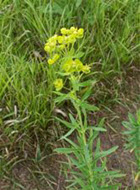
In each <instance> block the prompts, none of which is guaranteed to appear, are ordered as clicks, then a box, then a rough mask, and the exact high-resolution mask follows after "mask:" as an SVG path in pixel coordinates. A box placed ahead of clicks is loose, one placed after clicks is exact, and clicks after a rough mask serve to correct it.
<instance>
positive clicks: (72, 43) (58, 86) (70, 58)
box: [45, 27, 122, 190]
mask: <svg viewBox="0 0 140 190" xmlns="http://www.w3.org/2000/svg"><path fill="white" fill-rule="evenodd" d="M83 34H84V30H83V29H82V28H81V29H77V28H74V27H71V28H70V29H66V28H62V29H61V35H54V36H53V37H51V38H50V39H48V41H47V43H46V45H45V51H46V52H47V53H48V55H49V59H48V64H49V65H50V66H51V69H52V68H53V76H54V79H55V80H54V86H55V94H56V95H57V97H56V98H55V102H56V103H57V104H58V103H60V102H63V101H65V100H69V101H71V103H72V105H73V107H74V109H75V112H76V117H74V116H73V114H69V122H68V121H65V120H62V119H60V118H56V119H57V121H59V122H60V123H61V124H63V125H65V126H66V127H67V128H68V129H69V130H68V133H67V134H65V135H64V136H62V137H61V139H63V140H65V141H66V142H67V143H68V144H69V147H67V148H57V149H56V151H57V152H58V153H64V154H66V155H67V157H68V159H69V161H70V162H69V164H70V165H69V166H71V178H70V179H69V182H71V183H70V185H69V186H68V187H67V188H68V189H70V190H72V189H73V190H76V189H81V190H101V189H118V185H111V184H112V179H113V178H114V177H120V176H122V175H121V174H119V173H118V172H116V171H108V170H107V167H106V156H107V155H109V154H111V153H112V152H114V151H115V150H116V149H117V146H116V147H113V148H111V149H109V150H107V151H101V143H100V139H99V138H98V134H99V132H104V131H106V130H105V129H104V128H103V119H102V120H101V122H100V123H99V124H98V126H90V125H89V124H88V119H87V118H88V116H87V112H88V111H97V110H98V108H97V107H96V106H94V105H90V104H88V103H87V101H86V100H87V98H88V97H89V96H90V94H91V90H92V86H93V84H94V83H95V81H93V80H87V81H82V76H83V75H84V74H88V73H90V70H91V66H89V65H87V64H83V63H82V62H81V61H80V59H79V58H80V57H81V55H82V53H79V52H77V51H76V50H75V47H76V40H77V39H79V38H82V37H83ZM79 55H80V56H79ZM83 88H84V90H83ZM82 90H83V93H82V95H81V96H80V95H79V93H80V92H81V91H82ZM60 91H61V92H60ZM62 91H63V92H62ZM73 132H75V133H76V134H77V136H76V141H77V143H75V142H73V141H72V140H71V139H70V137H69V136H70V135H71V134H72V133H73ZM93 150H94V151H93ZM73 166H74V168H73Z"/></svg>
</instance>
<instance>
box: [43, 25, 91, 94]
mask: <svg viewBox="0 0 140 190" xmlns="http://www.w3.org/2000/svg"><path fill="white" fill-rule="evenodd" d="M83 34H84V30H83V28H80V29H77V28H75V27H71V28H70V29H66V28H62V29H61V34H60V35H56V34H55V35H54V36H52V37H50V38H49V39H48V40H47V43H46V44H45V47H44V50H45V51H46V52H47V53H48V54H49V55H50V58H49V59H48V64H49V65H53V64H54V63H56V62H57V61H58V59H59V58H60V54H61V53H62V52H61V51H62V50H64V49H65V48H69V44H72V45H73V44H74V43H75V42H76V40H77V39H78V38H82V37H83ZM67 51H69V50H67ZM62 69H63V71H64V72H65V73H66V74H70V75H71V77H72V74H73V73H74V72H83V73H89V72H90V66H88V65H83V63H82V62H81V61H80V60H79V59H72V58H71V59H68V60H67V61H65V62H63V63H62ZM54 86H55V89H56V91H60V90H61V89H62V88H63V80H62V79H61V78H58V79H56V80H55V81H54Z"/></svg>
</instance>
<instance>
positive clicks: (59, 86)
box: [54, 78, 63, 91]
mask: <svg viewBox="0 0 140 190" xmlns="http://www.w3.org/2000/svg"><path fill="white" fill-rule="evenodd" d="M54 86H55V89H56V91H60V90H61V89H62V88H63V80H62V79H60V78H59V79H56V80H55V81H54Z"/></svg>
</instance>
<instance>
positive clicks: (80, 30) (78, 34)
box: [77, 28, 84, 38]
mask: <svg viewBox="0 0 140 190" xmlns="http://www.w3.org/2000/svg"><path fill="white" fill-rule="evenodd" d="M83 35H84V29H83V28H80V29H79V30H78V32H77V38H82V37H83Z"/></svg>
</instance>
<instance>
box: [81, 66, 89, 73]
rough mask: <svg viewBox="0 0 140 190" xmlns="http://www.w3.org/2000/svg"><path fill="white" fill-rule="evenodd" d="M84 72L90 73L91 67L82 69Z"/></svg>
mask: <svg viewBox="0 0 140 190" xmlns="http://www.w3.org/2000/svg"><path fill="white" fill-rule="evenodd" d="M82 71H83V73H86V74H87V73H90V66H88V65H84V66H83V68H82Z"/></svg>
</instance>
